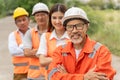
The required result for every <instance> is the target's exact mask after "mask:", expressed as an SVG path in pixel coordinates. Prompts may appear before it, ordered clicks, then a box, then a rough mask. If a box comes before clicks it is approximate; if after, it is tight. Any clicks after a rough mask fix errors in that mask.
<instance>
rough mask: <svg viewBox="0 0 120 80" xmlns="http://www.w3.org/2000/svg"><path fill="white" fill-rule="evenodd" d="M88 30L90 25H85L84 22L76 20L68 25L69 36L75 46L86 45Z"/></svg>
mask: <svg viewBox="0 0 120 80" xmlns="http://www.w3.org/2000/svg"><path fill="white" fill-rule="evenodd" d="M81 27H82V28H81ZM71 28H72V29H71ZM87 29H88V24H85V23H84V22H83V21H82V20H75V19H74V20H71V21H69V22H68V23H67V25H66V30H67V33H68V36H69V37H70V39H71V41H72V42H73V44H82V43H84V41H85V37H86V32H87Z"/></svg>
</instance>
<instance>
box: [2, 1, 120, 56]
mask: <svg viewBox="0 0 120 80" xmlns="http://www.w3.org/2000/svg"><path fill="white" fill-rule="evenodd" d="M104 1H105V0H91V1H90V2H88V3H83V2H82V1H80V0H0V8H1V9H0V17H4V16H8V15H12V13H13V11H14V9H15V8H16V7H23V8H25V9H26V10H27V11H28V12H29V13H30V15H31V13H32V8H33V6H34V5H35V4H36V3H38V2H43V3H45V4H47V5H48V7H49V8H50V7H51V6H52V5H54V4H55V3H62V4H65V5H66V6H67V7H68V8H69V7H72V6H77V7H81V8H83V9H84V10H85V11H86V13H87V15H88V18H89V20H90V27H89V30H88V35H89V36H90V37H91V38H93V39H95V40H97V41H99V42H101V43H103V44H105V45H106V46H108V48H109V49H110V50H111V52H112V53H113V54H116V55H119V56H120V46H119V44H120V30H119V26H120V22H119V19H120V16H119V13H120V11H119V7H116V6H115V4H114V3H113V0H108V1H109V2H107V3H105V2H104Z"/></svg>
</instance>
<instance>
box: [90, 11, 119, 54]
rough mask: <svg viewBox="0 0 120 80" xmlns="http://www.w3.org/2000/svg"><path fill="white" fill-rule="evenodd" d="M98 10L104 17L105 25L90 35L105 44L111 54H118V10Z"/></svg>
mask: <svg viewBox="0 0 120 80" xmlns="http://www.w3.org/2000/svg"><path fill="white" fill-rule="evenodd" d="M99 12H100V13H102V15H103V17H104V19H105V20H104V21H105V25H104V27H101V28H100V29H99V30H98V32H97V33H95V34H94V35H92V38H93V39H95V40H97V41H99V42H101V43H103V44H105V45H106V46H107V47H108V48H109V49H110V51H111V52H112V53H113V54H116V55H118V56H120V30H119V28H120V15H119V14H120V11H115V10H106V11H99Z"/></svg>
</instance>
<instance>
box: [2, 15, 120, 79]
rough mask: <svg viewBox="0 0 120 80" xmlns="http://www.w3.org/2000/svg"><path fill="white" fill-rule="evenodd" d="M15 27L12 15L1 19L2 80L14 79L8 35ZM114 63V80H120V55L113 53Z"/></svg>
mask: <svg viewBox="0 0 120 80" xmlns="http://www.w3.org/2000/svg"><path fill="white" fill-rule="evenodd" d="M15 29H16V26H15V24H14V21H13V19H12V17H5V18H3V19H0V80H12V74H13V66H12V63H11V56H10V54H9V51H8V47H7V45H8V35H9V33H10V32H11V31H14V30H15ZM112 65H113V67H114V68H115V69H116V71H117V74H116V76H115V77H114V80H120V57H117V56H115V55H113V62H112Z"/></svg>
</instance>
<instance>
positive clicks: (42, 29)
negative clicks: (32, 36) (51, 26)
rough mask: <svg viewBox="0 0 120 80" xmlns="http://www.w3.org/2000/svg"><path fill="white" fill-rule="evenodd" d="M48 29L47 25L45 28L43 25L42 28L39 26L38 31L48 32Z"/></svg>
mask: <svg viewBox="0 0 120 80" xmlns="http://www.w3.org/2000/svg"><path fill="white" fill-rule="evenodd" d="M47 28H48V26H47V25H44V26H43V25H41V26H39V25H38V30H39V31H40V32H42V31H45V30H47Z"/></svg>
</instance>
